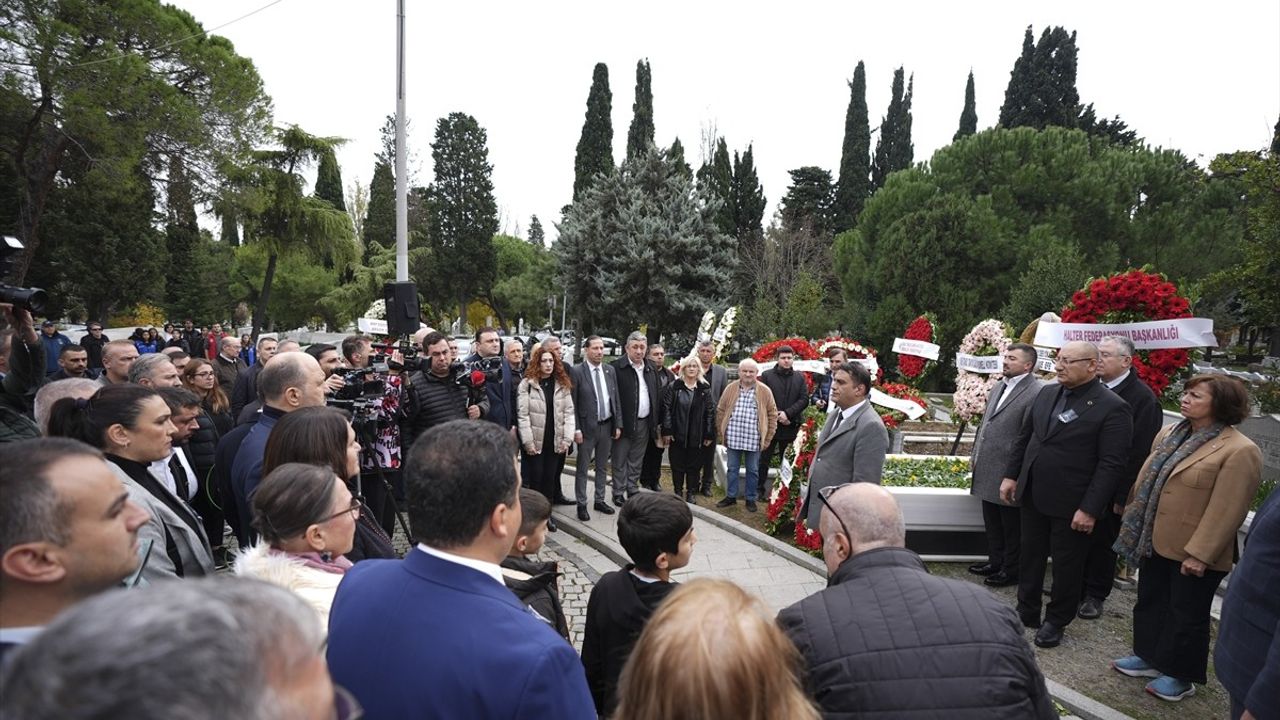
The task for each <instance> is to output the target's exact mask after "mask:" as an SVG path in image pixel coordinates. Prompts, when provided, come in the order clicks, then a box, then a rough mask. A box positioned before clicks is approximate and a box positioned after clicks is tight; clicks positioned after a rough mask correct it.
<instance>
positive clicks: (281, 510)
mask: <svg viewBox="0 0 1280 720" xmlns="http://www.w3.org/2000/svg"><path fill="white" fill-rule="evenodd" d="M291 414H292V413H291ZM334 477H336V476H335V475H334V474H333V468H330V467H325V466H323V465H312V464H309V463H300V462H292V463H285V464H284V465H281V466H279V467H277V468H275V469H274V470H272V471H271V472H269V473H267V475H266V476H265V477H263V478H262V483H261V484H260V485H258V489H257V490H254V491H253V500H252V506H253V527H254V528H256V529H257V531H258V533H259V534H261V535H262V539H263V540H265V541H267V543H268V544H270V545H277V546H278V545H279V544H280V543H282V542H284V541H285V540H289V539H290V538H294V537H297V536H299V535H301V534H302V533H304V532H306V530H307V528H309V527H311V526H312V525H315V524H316V523H321V522H324V521H325V518H327V517H329V510H330V508H331V507H332V506H333V487H334V486H333V479H334Z"/></svg>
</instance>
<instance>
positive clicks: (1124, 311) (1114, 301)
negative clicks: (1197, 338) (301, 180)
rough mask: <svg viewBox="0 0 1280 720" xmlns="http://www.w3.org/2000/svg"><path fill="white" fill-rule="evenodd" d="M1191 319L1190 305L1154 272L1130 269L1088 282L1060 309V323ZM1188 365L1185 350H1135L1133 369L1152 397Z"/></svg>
mask: <svg viewBox="0 0 1280 720" xmlns="http://www.w3.org/2000/svg"><path fill="white" fill-rule="evenodd" d="M1187 317H1191V303H1190V302H1188V301H1187V299H1186V298H1185V297H1182V296H1181V295H1179V294H1178V288H1177V287H1176V286H1174V284H1173V283H1171V282H1169V281H1168V280H1166V279H1165V277H1164V276H1163V275H1160V274H1158V273H1149V272H1146V271H1145V270H1130V271H1128V272H1124V273H1118V274H1116V275H1112V276H1111V277H1109V278H1097V279H1094V280H1090V281H1089V283H1088V284H1087V285H1085V287H1084V288H1083V289H1081V290H1077V291H1076V292H1075V294H1073V295H1072V296H1071V301H1070V302H1068V303H1067V305H1066V307H1064V308H1063V309H1062V322H1064V323H1098V324H1109V323H1130V322H1146V321H1149V320H1169V319H1172V318H1187ZM1190 363H1191V355H1190V354H1189V353H1187V351H1186V350H1181V349H1177V350H1139V351H1138V352H1137V354H1136V355H1135V356H1134V358H1133V369H1134V371H1135V372H1137V373H1138V377H1139V378H1141V379H1142V381H1143V382H1145V383H1146V384H1147V385H1149V386H1150V387H1151V390H1152V391H1153V392H1155V394H1156V395H1162V394H1163V393H1164V391H1165V390H1166V389H1168V387H1169V384H1170V383H1172V382H1173V380H1174V378H1176V377H1177V376H1178V375H1179V374H1180V373H1181V372H1183V371H1184V370H1186V368H1187V366H1188V365H1190Z"/></svg>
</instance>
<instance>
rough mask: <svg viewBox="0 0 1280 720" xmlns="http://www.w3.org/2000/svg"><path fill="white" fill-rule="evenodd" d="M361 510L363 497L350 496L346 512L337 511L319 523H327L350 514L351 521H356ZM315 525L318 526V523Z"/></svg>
mask: <svg viewBox="0 0 1280 720" xmlns="http://www.w3.org/2000/svg"><path fill="white" fill-rule="evenodd" d="M362 509H364V496H363V495H352V496H351V507H349V508H347V509H346V510H339V511H338V512H336V513H334V514H332V515H330V516H329V517H327V518H325V519H324V520H321V521H320V522H329V521H330V520H333V519H334V518H340V517H342V516H343V515H346V514H347V513H351V519H352V520H358V519H359V518H360V511H361V510H362ZM317 524H319V523H317Z"/></svg>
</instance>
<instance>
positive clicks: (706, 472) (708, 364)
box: [698, 340, 729, 497]
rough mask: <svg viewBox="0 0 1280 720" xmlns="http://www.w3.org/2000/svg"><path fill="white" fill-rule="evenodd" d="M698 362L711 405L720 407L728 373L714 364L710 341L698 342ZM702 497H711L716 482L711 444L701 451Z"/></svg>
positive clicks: (714, 449) (713, 344)
mask: <svg viewBox="0 0 1280 720" xmlns="http://www.w3.org/2000/svg"><path fill="white" fill-rule="evenodd" d="M698 360H699V361H701V362H702V367H703V368H705V369H704V370H703V374H702V376H703V379H705V380H706V381H707V384H708V385H710V386H711V403H712V404H713V405H715V406H719V405H720V396H721V395H723V394H724V389H725V387H727V386H728V385H729V371H727V370H725V369H724V366H723V365H717V364H716V362H715V361H716V347H715V343H713V342H711V341H710V340H699V341H698ZM702 453H703V455H702V483H701V484H702V488H701V490H702V495H703V497H711V486H712V485H714V484H715V481H716V444H715V443H711V444H710V445H708V446H707V447H705V448H703V449H702Z"/></svg>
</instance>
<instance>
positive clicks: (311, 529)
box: [235, 463, 361, 627]
mask: <svg viewBox="0 0 1280 720" xmlns="http://www.w3.org/2000/svg"><path fill="white" fill-rule="evenodd" d="M360 510H361V506H360V498H359V496H353V495H352V494H351V490H350V489H348V488H347V484H346V483H345V482H343V481H342V480H341V478H339V477H338V476H337V475H335V474H334V473H333V470H332V469H331V468H328V467H325V466H322V465H308V464H306V463H285V464H284V465H280V466H279V467H277V468H276V469H275V470H272V471H271V472H270V473H268V474H267V476H266V477H264V478H263V479H262V484H260V485H259V486H258V489H257V491H256V492H254V494H253V526H254V528H256V529H257V531H258V535H259V538H260V539H259V541H258V544H257V545H254V546H253V547H251V548H249V549H248V550H246V551H244V552H243V553H241V555H240V556H239V557H238V558H236V566H235V570H236V575H239V576H241V577H252V578H257V579H259V580H265V581H267V582H269V583H271V584H273V585H279V586H280V587H283V588H287V589H289V590H292V591H293V592H295V593H297V594H298V595H299V596H301V597H302V599H303V600H306V601H307V603H308V604H309V605H311V607H313V608H315V610H316V612H318V613H320V620H321V623H322V625H324V626H325V627H328V626H329V608H330V607H331V606H332V605H333V595H334V593H335V592H337V591H338V583H339V582H341V581H342V576H343V575H345V574H346V572H347V570H348V569H350V568H351V561H350V560H348V559H347V558H346V557H344V555H345V554H346V553H349V552H351V548H352V545H353V544H354V543H355V534H356V525H357V524H358V522H359V521H358V520H357V518H359V517H360V515H361V513H360Z"/></svg>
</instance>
